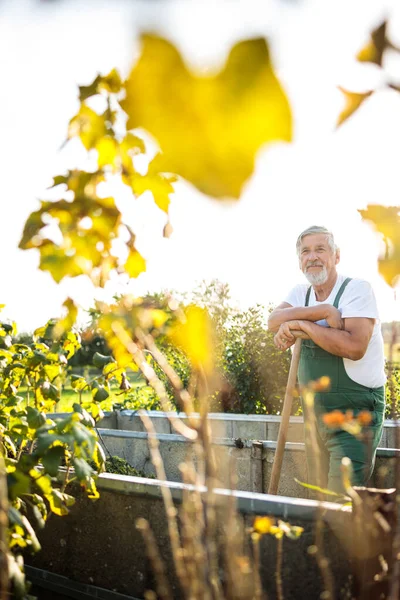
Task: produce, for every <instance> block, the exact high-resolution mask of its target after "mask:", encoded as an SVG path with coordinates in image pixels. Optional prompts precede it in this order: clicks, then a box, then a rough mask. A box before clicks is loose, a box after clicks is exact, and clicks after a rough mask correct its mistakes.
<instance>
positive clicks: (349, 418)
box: [344, 410, 354, 423]
mask: <svg viewBox="0 0 400 600" xmlns="http://www.w3.org/2000/svg"><path fill="white" fill-rule="evenodd" d="M344 418H345V420H346V421H347V423H348V422H349V421H352V420H353V419H354V415H353V411H352V410H346V414H345V416H344Z"/></svg>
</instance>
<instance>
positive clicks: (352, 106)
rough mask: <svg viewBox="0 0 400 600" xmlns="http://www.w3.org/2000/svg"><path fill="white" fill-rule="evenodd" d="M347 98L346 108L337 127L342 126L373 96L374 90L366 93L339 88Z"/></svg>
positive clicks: (339, 118)
mask: <svg viewBox="0 0 400 600" xmlns="http://www.w3.org/2000/svg"><path fill="white" fill-rule="evenodd" d="M339 90H340V91H341V92H342V94H343V95H344V98H345V106H344V108H343V110H342V112H341V113H340V115H339V117H338V120H337V127H339V125H342V123H344V122H345V121H346V120H347V119H348V118H349V117H351V115H352V114H353V113H355V112H356V110H358V109H359V108H360V106H361V104H362V103H363V102H364V101H365V100H366V99H367V98H369V97H370V96H371V94H372V93H373V92H372V90H370V91H368V92H364V93H356V92H349V91H348V90H345V89H343V88H339Z"/></svg>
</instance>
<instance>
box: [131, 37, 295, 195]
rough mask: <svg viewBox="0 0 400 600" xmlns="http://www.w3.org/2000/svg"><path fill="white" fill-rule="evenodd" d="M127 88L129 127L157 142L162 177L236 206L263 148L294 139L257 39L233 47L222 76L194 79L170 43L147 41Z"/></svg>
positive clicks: (283, 101)
mask: <svg viewBox="0 0 400 600" xmlns="http://www.w3.org/2000/svg"><path fill="white" fill-rule="evenodd" d="M125 88H126V98H125V100H123V101H122V102H121V105H122V107H123V109H124V110H125V111H126V112H127V114H128V124H127V126H128V128H129V129H133V128H137V127H142V128H144V129H146V130H147V131H149V132H150V133H151V134H152V135H153V136H154V137H155V138H156V139H157V141H158V142H159V144H160V147H161V150H162V152H163V155H162V157H161V158H160V161H159V171H160V172H165V173H176V174H178V175H181V176H182V177H184V178H185V179H187V180H188V181H190V182H191V183H193V184H194V185H195V186H196V187H197V188H198V189H199V190H200V191H202V192H204V193H205V194H209V195H211V196H214V197H216V198H221V197H234V198H238V197H239V196H240V193H241V190H242V187H243V184H244V183H245V181H246V180H247V179H248V178H249V177H250V175H251V174H252V172H253V169H254V159H255V154H256V152H257V151H258V150H259V149H260V147H261V146H262V145H264V144H266V143H268V142H272V141H276V140H288V141H289V140H290V139H291V136H292V119H291V112H290V107H289V103H288V100H287V98H286V95H285V93H284V91H283V89H282V87H281V85H280V83H279V81H278V79H277V78H276V76H275V74H274V71H273V68H272V64H271V60H270V56H269V50H268V46H267V43H266V41H265V40H264V39H261V38H259V39H251V40H246V41H243V42H239V43H238V44H236V45H235V46H234V47H233V48H232V49H231V52H230V54H229V57H228V59H227V62H226V65H225V66H224V68H223V69H222V70H221V71H220V72H219V73H216V74H212V75H208V76H198V75H195V74H193V73H191V72H190V71H189V69H188V68H187V66H186V65H185V64H184V61H183V59H182V57H181V55H180V54H179V52H178V50H177V49H176V48H175V47H174V46H173V45H172V44H171V43H170V42H168V41H167V40H165V39H162V38H159V37H157V36H155V35H149V34H147V35H144V36H143V38H142V54H141V57H140V59H139V61H138V62H137V64H136V65H135V66H134V68H133V69H132V72H131V74H130V76H129V78H128V80H127V82H126V85H125Z"/></svg>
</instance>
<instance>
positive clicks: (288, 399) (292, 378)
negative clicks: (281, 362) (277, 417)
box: [268, 338, 301, 494]
mask: <svg viewBox="0 0 400 600" xmlns="http://www.w3.org/2000/svg"><path fill="white" fill-rule="evenodd" d="M300 350H301V339H300V338H298V339H297V340H296V342H295V344H294V349H293V355H292V361H291V363H290V369H289V377H288V382H287V385H286V393H285V399H284V401H283V409H282V417H281V425H280V427H279V433H278V441H277V444H276V451H275V457H274V463H273V465H272V473H271V479H270V482H269V487H268V493H269V494H277V493H278V486H279V480H280V477H281V470H282V462H283V454H284V452H285V444H286V438H287V432H288V428H289V419H290V413H291V412H292V403H293V391H294V388H295V385H296V378H297V368H298V366H299V360H300Z"/></svg>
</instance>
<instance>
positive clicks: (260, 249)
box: [0, 0, 400, 330]
mask: <svg viewBox="0 0 400 600" xmlns="http://www.w3.org/2000/svg"><path fill="white" fill-rule="evenodd" d="M397 4H398V3H397ZM395 5H396V2H387V3H385V2H383V0H377V1H375V2H368V1H367V0H352V1H351V2H350V1H349V0H333V1H332V0H324V1H323V2H321V0H304V1H300V0H298V1H296V0H280V1H279V2H278V1H277V0H276V1H272V0H271V1H270V2H268V1H263V2H261V1H259V2H250V1H249V0H246V1H243V2H239V1H235V0H229V1H227V2H223V1H222V0H219V2H205V1H202V2H195V1H193V2H191V1H190V0H182V1H181V2H174V1H173V0H163V1H161V2H158V1H157V0H152V1H150V0H144V1H143V2H139V1H135V0H130V1H129V0H127V1H120V0H109V1H105V0H104V1H99V0H97V1H94V0H92V1H87V2H85V1H83V0H79V1H78V0H76V1H74V0H64V1H59V2H39V1H38V0H36V1H33V0H30V1H28V0H18V1H16V0H8V1H6V0H3V2H1V3H0V68H1V73H2V90H3V91H2V94H1V95H0V114H1V116H2V127H1V141H0V161H1V162H0V164H1V188H0V189H1V193H2V202H1V215H2V218H1V224H2V227H1V236H0V255H1V257H2V263H1V265H2V269H1V271H2V283H3V285H2V287H1V297H0V302H1V303H5V304H6V308H5V310H4V312H3V315H4V317H5V318H10V319H15V320H16V321H17V323H18V324H19V329H20V330H32V329H34V328H35V327H37V326H39V325H41V324H43V323H44V322H45V321H46V320H47V319H48V318H50V317H53V316H57V315H59V314H60V306H61V304H62V302H63V300H64V299H65V298H66V296H67V295H69V296H72V297H73V298H74V299H75V300H76V301H77V302H78V303H79V304H80V305H81V306H82V307H84V308H85V307H86V308H87V307H89V306H90V305H91V304H92V303H93V298H94V297H96V298H106V299H107V298H111V296H112V295H113V294H114V293H116V292H126V291H130V292H133V293H136V294H141V293H144V292H145V291H146V290H160V289H163V288H169V289H178V290H189V289H191V288H193V287H194V286H195V285H196V282H199V281H201V280H203V279H207V280H211V279H212V278H218V279H220V280H221V281H223V282H227V283H229V284H230V287H231V292H232V297H233V299H234V300H235V301H236V302H237V303H239V304H240V305H241V306H243V307H245V306H248V305H251V304H256V303H261V304H264V305H268V303H278V302H280V301H282V300H283V299H284V297H285V296H286V294H287V291H288V290H289V289H290V288H291V287H292V286H293V285H294V284H296V283H299V282H301V281H302V280H303V279H302V274H301V272H300V271H299V269H298V265H297V260H296V254H295V240H296V237H297V235H298V233H299V232H300V231H301V230H302V229H304V228H306V227H307V226H309V225H311V224H322V225H325V226H326V227H328V228H330V229H331V230H332V231H333V232H334V234H335V236H336V239H337V243H338V244H339V246H340V247H341V253H342V259H341V265H340V270H341V272H343V273H345V274H346V275H350V276H353V277H362V278H365V279H367V280H369V281H370V282H371V283H372V284H373V286H374V289H375V292H376V295H377V299H378V304H379V308H380V313H381V318H382V320H383V321H387V320H391V319H399V320H400V305H399V302H400V301H397V302H396V301H395V300H394V294H393V290H391V289H390V288H389V287H388V286H387V285H386V284H385V283H384V282H383V280H382V279H381V277H380V276H379V274H378V271H377V262H376V259H377V255H378V252H379V248H380V241H379V238H378V237H377V236H376V235H375V234H374V233H373V231H372V229H371V228H370V227H369V226H368V225H366V224H364V223H362V222H361V217H360V216H359V214H358V212H357V209H358V208H364V207H365V206H366V205H367V204H371V203H380V204H385V205H400V199H399V166H398V165H399V156H400V153H399V150H400V95H398V94H396V93H395V92H387V91H385V92H379V94H377V95H376V96H373V97H372V98H370V99H369V100H368V101H366V102H365V104H364V106H363V107H362V108H361V109H360V111H359V112H358V113H357V114H356V115H355V116H354V118H352V119H351V120H349V121H348V123H346V124H345V125H344V126H343V127H342V128H341V129H340V130H338V131H335V120H336V118H337V115H338V114H339V112H340V110H341V108H342V97H341V94H340V92H339V91H338V90H337V85H338V84H340V85H343V86H344V87H346V86H347V87H351V86H353V88H355V89H357V90H360V91H363V90H364V89H366V88H367V87H368V85H370V84H376V83H377V82H379V81H380V79H379V73H378V72H377V69H376V68H375V67H373V66H367V65H359V64H357V63H356V62H355V60H354V55H355V54H356V52H357V51H358V50H359V48H360V47H361V46H362V45H363V43H365V41H366V39H367V36H368V31H370V30H371V29H372V28H373V27H374V26H376V25H377V24H378V23H379V21H380V19H381V18H382V16H383V15H384V14H385V13H384V10H385V8H386V9H387V11H386V14H389V15H391V29H390V33H391V37H392V39H393V41H394V42H396V43H397V44H399V45H400V9H399V8H396V6H395ZM143 30H147V31H148V30H151V31H155V32H158V33H161V34H163V35H165V36H167V37H168V38H170V39H171V40H172V41H174V42H175V43H176V44H177V45H178V46H179V47H180V49H181V50H182V52H183V53H184V55H185V57H186V60H187V62H188V64H189V65H191V66H192V68H193V69H196V68H198V67H204V66H207V65H215V64H220V65H222V64H223V61H224V59H225V57H226V55H227V53H228V51H229V48H230V47H231V46H232V44H234V43H235V42H236V41H237V40H239V39H244V38H246V37H253V36H256V35H264V36H267V37H268V39H269V40H270V43H271V47H272V53H273V58H274V64H275V66H276V70H277V73H278V75H279V77H280V79H281V82H282V84H283V85H284V87H285V90H286V91H287V93H288V96H289V99H290V102H291V105H292V110H293V114H294V120H295V135H294V142H293V143H292V144H276V145H274V146H269V147H268V148H266V149H264V150H263V151H261V152H260V153H259V155H258V158H257V168H256V171H255V173H254V176H253V177H252V179H251V180H249V182H248V183H247V184H246V186H245V188H244V190H243V195H242V198H241V200H240V201H239V202H224V203H220V202H217V201H214V200H211V199H209V198H207V197H205V196H203V195H202V194H200V193H198V192H196V191H195V190H194V189H193V188H192V187H191V186H189V185H188V184H185V183H180V184H179V185H177V187H176V193H175V194H174V196H173V198H172V204H171V223H172V226H173V229H174V233H173V235H172V237H171V238H170V239H163V238H162V236H161V232H162V228H163V225H164V223H165V215H163V214H162V213H161V212H160V211H159V210H158V209H157V208H156V207H155V206H154V205H153V203H152V201H151V199H150V198H149V197H146V196H145V195H144V196H143V197H141V198H140V199H138V200H136V201H135V200H134V199H133V198H132V200H129V201H128V202H127V200H126V198H122V197H121V198H120V199H119V197H118V196H117V201H120V202H121V206H122V205H123V206H128V210H129V218H130V219H131V225H132V227H133V229H134V230H135V232H136V233H137V243H138V248H139V250H140V251H141V252H142V253H143V254H144V256H145V257H146V258H147V260H148V267H147V272H146V273H145V274H143V275H141V276H140V277H139V278H138V280H135V281H131V282H126V280H123V281H117V280H113V281H111V282H110V283H109V284H108V285H107V288H106V290H104V291H100V292H99V291H96V290H94V288H93V287H92V286H91V284H90V283H89V282H88V281H86V280H85V279H84V278H83V277H80V278H77V279H76V280H68V281H63V282H62V283H61V284H60V285H57V284H55V283H54V282H53V281H52V279H51V277H50V275H49V274H48V273H43V272H40V271H39V270H38V269H37V265H38V255H37V253H36V251H24V252H23V251H19V250H17V246H18V241H19V238H20V235H21V231H22V228H23V224H24V220H25V219H26V217H27V215H28V213H29V212H30V211H32V210H35V209H36V208H37V207H38V201H37V199H38V198H41V197H43V195H44V193H45V189H46V187H47V186H48V185H50V183H51V178H52V176H53V175H55V174H60V173H63V172H65V170H66V169H67V168H72V167H77V166H81V164H82V163H80V161H81V160H82V157H83V155H84V153H83V152H82V150H81V149H80V148H79V145H78V143H77V144H71V145H70V146H69V147H67V148H66V149H65V150H63V151H60V150H59V149H60V146H61V144H62V143H63V141H64V139H65V134H66V128H67V124H68V121H69V119H70V118H71V116H72V115H73V114H75V112H76V110H77V108H78V102H77V85H79V84H81V85H83V84H88V83H89V82H91V81H92V80H93V78H94V77H95V75H96V74H97V72H102V73H106V72H108V71H109V70H111V69H112V68H113V67H117V68H119V69H120V70H121V71H122V73H123V74H127V73H128V72H129V68H130V66H131V65H132V64H133V62H134V60H135V57H137V53H138V41H137V36H138V34H139V33H140V31H143ZM388 67H389V68H390V69H391V70H393V72H395V71H396V69H397V72H398V74H399V77H398V79H400V61H399V59H398V58H397V57H395V56H394V55H393V56H389V57H388Z"/></svg>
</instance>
